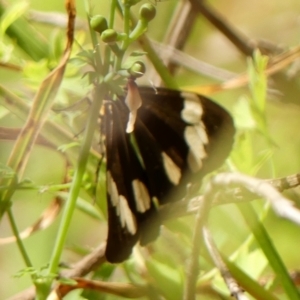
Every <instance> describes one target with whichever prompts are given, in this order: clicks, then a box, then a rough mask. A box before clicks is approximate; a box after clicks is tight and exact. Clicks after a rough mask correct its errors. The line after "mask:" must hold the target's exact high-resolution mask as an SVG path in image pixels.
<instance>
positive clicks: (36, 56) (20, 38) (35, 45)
mask: <svg viewBox="0 0 300 300" xmlns="http://www.w3.org/2000/svg"><path fill="white" fill-rule="evenodd" d="M5 11H6V6H5V5H4V4H3V1H1V2H0V18H1V17H3V15H4V14H5ZM6 34H7V35H8V36H9V37H10V38H11V39H13V40H14V41H16V43H17V44H18V45H19V47H20V48H21V49H22V50H23V51H24V52H25V53H27V54H28V55H29V56H30V57H31V58H32V59H33V60H35V61H39V60H41V59H43V58H47V57H48V44H47V41H46V40H44V39H42V37H41V35H40V34H38V32H37V31H35V30H34V28H33V27H32V26H30V25H29V23H28V21H27V20H26V19H25V18H24V17H20V18H18V19H17V20H16V21H15V22H13V23H12V24H11V25H10V26H9V27H8V28H7V30H6ZM33 37H34V38H33Z"/></svg>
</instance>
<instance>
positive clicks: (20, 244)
mask: <svg viewBox="0 0 300 300" xmlns="http://www.w3.org/2000/svg"><path fill="white" fill-rule="evenodd" d="M7 215H8V219H9V223H10V226H11V228H12V231H13V233H14V236H15V238H16V242H17V245H18V248H19V250H20V252H21V255H22V257H23V259H24V262H25V265H26V267H27V268H29V267H32V263H31V261H30V258H29V256H28V254H27V252H26V250H25V247H24V245H23V242H22V240H21V238H20V235H19V230H18V227H17V224H16V222H15V218H14V215H13V213H12V210H11V208H10V207H9V208H8V209H7ZM31 278H32V279H33V280H34V279H35V276H34V275H31Z"/></svg>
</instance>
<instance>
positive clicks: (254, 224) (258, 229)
mask: <svg viewBox="0 0 300 300" xmlns="http://www.w3.org/2000/svg"><path fill="white" fill-rule="evenodd" d="M238 208H239V210H240V212H241V213H242V215H243V217H244V219H245V221H246V223H247V225H248V226H249V227H250V229H251V231H252V233H253V234H254V236H255V238H256V240H257V242H258V243H259V245H260V247H261V249H262V250H263V252H264V254H265V255H266V257H267V259H268V261H269V262H270V266H271V267H272V269H273V270H274V272H275V274H276V276H277V277H278V278H279V279H280V282H281V283H282V286H283V288H284V290H285V292H286V294H287V296H288V298H289V299H291V300H299V299H300V294H299V292H298V290H297V288H296V287H295V285H294V284H293V281H292V279H291V278H290V276H289V273H288V271H287V269H286V267H285V265H284V264H283V262H282V260H281V258H280V256H279V254H278V253H277V251H276V249H275V247H274V245H273V243H272V241H271V239H270V237H269V235H268V233H267V231H266V229H265V228H264V226H263V225H262V223H260V221H259V220H258V218H257V216H256V214H255V211H254V209H253V207H252V205H251V204H250V203H242V204H240V205H239V206H238Z"/></svg>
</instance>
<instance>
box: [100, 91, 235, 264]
mask: <svg viewBox="0 0 300 300" xmlns="http://www.w3.org/2000/svg"><path fill="white" fill-rule="evenodd" d="M139 93H140V96H141V98H142V106H141V107H140V108H139V109H138V113H137V119H136V121H135V124H134V131H133V132H132V133H131V134H128V133H126V126H127V122H128V115H129V109H128V108H127V106H126V104H125V103H124V99H123V98H122V99H119V100H117V101H106V102H105V103H104V108H105V112H104V125H105V126H104V128H105V132H104V135H105V137H106V159H107V200H108V201H107V202H108V216H109V221H108V227H109V229H108V238H107V247H106V258H107V260H108V261H110V262H121V261H123V260H125V259H126V258H127V257H128V256H129V255H130V253H131V250H132V247H133V246H134V244H135V243H136V242H137V241H138V240H140V242H141V244H146V243H148V242H149V241H151V240H153V239H155V238H156V236H157V235H158V232H159V224H160V221H159V219H158V216H157V214H155V210H156V208H155V206H156V204H157V203H158V204H164V203H167V202H169V201H176V200H180V199H182V198H183V197H184V195H185V192H186V185H187V184H188V183H192V182H193V181H195V182H200V181H201V179H202V177H203V176H204V175H206V174H207V173H208V172H210V171H212V170H214V169H216V168H217V167H219V166H220V165H221V164H222V163H223V162H224V160H225V159H226V157H227V156H228V154H229V152H230V149H231V146H232V143H233V135H234V126H233V122H232V119H231V117H230V115H229V114H228V113H227V112H226V111H225V110H224V109H223V108H222V107H220V106H219V105H217V104H216V103H214V102H212V101H211V100H209V99H207V98H205V97H203V96H200V95H196V94H194V93H187V92H179V91H173V90H170V89H164V88H159V89H156V90H154V89H153V88H150V87H142V88H139Z"/></svg>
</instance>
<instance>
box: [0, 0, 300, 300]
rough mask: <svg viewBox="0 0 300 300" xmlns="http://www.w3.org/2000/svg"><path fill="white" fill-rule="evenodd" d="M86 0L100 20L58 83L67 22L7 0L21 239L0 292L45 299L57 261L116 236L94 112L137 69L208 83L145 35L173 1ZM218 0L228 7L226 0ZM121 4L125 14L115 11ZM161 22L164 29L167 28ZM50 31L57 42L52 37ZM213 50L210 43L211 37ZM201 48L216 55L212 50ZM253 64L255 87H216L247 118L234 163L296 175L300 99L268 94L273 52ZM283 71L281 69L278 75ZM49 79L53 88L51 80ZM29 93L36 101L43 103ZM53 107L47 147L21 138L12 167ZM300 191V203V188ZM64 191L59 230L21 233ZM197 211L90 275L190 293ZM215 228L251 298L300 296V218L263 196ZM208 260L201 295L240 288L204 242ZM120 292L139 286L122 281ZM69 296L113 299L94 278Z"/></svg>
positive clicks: (8, 179)
mask: <svg viewBox="0 0 300 300" xmlns="http://www.w3.org/2000/svg"><path fill="white" fill-rule="evenodd" d="M170 2H172V1H170ZM84 4H85V6H86V8H85V14H86V15H87V21H88V22H87V23H88V24H90V26H89V29H88V30H77V31H75V40H76V42H75V43H74V44H73V47H72V53H70V55H71V57H70V59H69V60H68V65H67V68H66V69H65V70H64V72H61V73H60V75H61V77H62V78H61V80H60V81H59V82H58V81H57V80H55V83H53V81H50V82H49V81H45V80H47V78H49V77H47V74H49V73H50V72H51V71H52V70H53V69H54V68H55V67H56V66H57V65H59V62H60V59H61V57H63V55H64V50H63V49H64V46H63V45H65V44H66V41H67V39H65V38H64V34H63V33H64V31H65V29H63V28H61V29H59V28H58V27H56V26H54V25H52V26H51V27H44V26H41V25H37V26H36V27H31V26H29V22H28V9H29V6H28V3H27V2H23V1H21V2H20V1H16V2H14V3H13V4H12V5H11V6H9V8H8V6H7V7H6V6H4V5H3V4H0V15H1V27H0V59H1V60H0V61H1V66H2V70H0V78H1V80H3V84H1V85H0V101H1V106H0V117H1V119H0V122H1V124H0V126H1V129H3V130H2V131H3V132H5V133H7V135H4V134H3V135H1V139H3V141H1V147H0V159H1V165H0V176H1V178H0V182H1V191H0V192H1V195H2V196H3V195H4V196H3V198H1V199H2V200H3V199H5V201H3V202H1V204H2V205H0V211H1V212H2V213H3V214H4V212H5V214H6V215H7V216H8V218H7V219H6V217H3V221H2V224H1V226H2V227H3V230H2V231H3V236H7V235H10V233H11V232H10V230H9V229H8V228H11V230H12V231H13V234H14V235H15V236H16V238H17V240H18V242H17V243H16V244H15V243H13V244H7V245H6V244H4V245H1V247H2V249H1V250H0V251H1V253H2V256H3V257H5V256H8V255H9V257H12V255H11V254H10V253H13V257H14V259H13V260H12V261H13V262H10V263H7V262H5V264H3V266H2V268H3V275H1V276H3V280H2V282H5V280H8V277H7V274H8V276H9V277H13V275H15V277H14V278H13V279H12V278H11V279H10V280H9V281H10V284H9V286H8V287H5V286H3V287H1V289H0V290H1V291H0V297H1V298H5V297H8V296H12V295H14V294H16V293H17V292H18V291H20V290H22V289H24V288H25V287H26V286H30V285H32V284H34V285H35V288H36V290H37V298H38V299H46V296H47V294H48V293H49V291H50V286H51V284H52V283H53V280H54V279H55V278H56V276H57V274H58V273H59V272H63V271H64V269H63V267H61V265H60V262H61V261H64V262H66V264H67V265H69V264H70V263H71V262H72V260H73V259H74V258H73V257H74V256H76V259H75V260H76V261H77V260H79V258H81V257H82V256H84V255H86V254H88V253H89V252H90V248H91V247H96V245H98V244H99V243H100V242H101V241H103V240H105V236H106V233H105V232H106V221H105V220H106V204H105V178H104V172H103V165H104V164H103V163H102V164H101V165H100V167H99V168H98V167H97V166H98V165H99V161H100V160H101V159H102V158H101V149H99V148H100V146H99V140H100V138H101V137H99V134H98V132H99V130H98V124H97V120H98V117H99V113H98V112H99V111H100V106H101V101H102V100H103V98H104V96H105V95H108V94H111V95H113V94H114V93H118V94H119V93H120V92H121V91H122V87H123V86H124V84H125V83H126V81H127V79H128V78H129V77H131V76H134V77H135V78H139V77H141V78H140V79H137V81H139V80H140V82H143V81H144V82H147V81H148V80H149V77H147V76H148V75H147V74H150V69H151V66H152V65H154V66H155V69H156V71H157V72H158V73H159V75H160V77H161V78H162V80H163V82H164V84H165V85H166V86H168V87H170V88H177V87H179V86H184V85H190V83H189V82H195V80H197V82H198V81H199V77H201V78H202V80H204V81H206V82H207V81H208V79H207V78H205V75H203V74H202V75H201V74H200V75H199V74H197V75H195V74H194V73H193V72H190V71H188V70H181V71H180V72H178V73H176V74H175V75H174V76H172V75H171V73H170V72H169V70H168V68H167V67H166V66H165V65H164V64H163V63H162V60H161V59H160V58H159V57H158V56H157V54H156V53H155V52H154V51H153V48H152V46H151V43H150V42H149V40H148V39H147V36H148V35H149V36H154V37H157V36H159V34H161V29H162V28H161V25H160V23H159V22H161V23H162V20H164V18H167V17H169V16H168V15H167V13H166V12H168V11H170V10H171V8H173V6H174V5H175V4H174V3H168V1H167V3H164V2H157V3H151V2H150V3H144V4H143V3H140V2H139V1H124V3H123V4H121V2H120V1H115V0H111V6H110V8H109V9H108V10H107V14H104V13H101V15H98V14H96V13H94V9H92V8H91V7H89V5H88V1H85V2H84ZM154 4H155V5H154ZM95 5H99V4H98V3H97V4H95ZM220 5H221V6H222V5H224V4H223V3H222V2H221V1H220ZM216 7H218V6H217V5H216ZM164 8H168V9H164ZM95 10H96V8H95ZM104 10H105V8H104V7H103V8H102V11H104ZM164 10H165V13H164V14H163V15H162V11H164ZM120 12H121V15H122V18H120V19H121V20H119V17H118V15H117V14H118V13H120ZM79 15H80V14H79ZM136 18H137V20H136ZM163 22H165V21H163ZM195 24H196V25H197V23H195ZM196 25H194V26H195V27H196ZM119 28H122V30H120V29H119ZM155 29H159V30H157V32H156V31H155ZM206 29H207V28H205V26H204V28H202V27H201V29H200V30H201V31H203V32H202V36H203V37H204V40H209V38H211V39H213V38H214V33H213V32H212V31H211V30H210V29H207V30H206ZM165 30H166V31H167V29H165ZM205 30H206V32H205ZM33 36H34V38H32V37H33ZM198 38H199V37H198V36H197V39H198ZM49 40H50V41H51V43H48V42H47V41H49ZM191 40H192V41H191V42H190V46H189V47H190V48H193V47H195V48H196V49H197V47H198V45H200V42H199V44H198V41H197V40H196V39H195V37H193V35H192V39H191ZM138 41H140V42H141V44H142V45H143V48H141V46H139V45H138V43H137V42H138ZM276 42H278V43H279V42H281V41H276ZM282 42H284V43H286V42H287V41H286V40H284V41H282ZM210 46H211V47H212V45H211V44H210ZM202 47H203V48H205V46H203V44H202ZM201 53H203V55H205V51H203V52H201ZM193 54H194V53H193ZM218 55H219V56H222V55H223V54H222V52H221V54H218ZM224 56H226V53H224ZM147 59H149V60H150V61H151V63H150V62H148V61H147ZM224 61H225V60H224ZM243 62H244V64H242V66H239V68H240V69H241V70H242V71H245V72H247V74H248V78H249V80H248V87H247V88H240V89H238V90H236V91H223V93H221V94H220V95H217V96H216V97H217V98H218V101H219V102H222V105H224V106H226V107H227V108H228V109H229V110H230V111H231V112H232V114H233V116H234V119H235V124H236V127H237V135H236V143H235V146H234V149H233V151H232V154H231V156H230V158H229V159H228V161H227V164H226V165H225V166H224V167H223V170H231V171H240V172H242V173H246V174H249V175H252V176H257V177H263V178H273V177H277V176H281V175H282V176H283V175H289V174H292V173H294V172H297V171H298V168H297V165H298V164H299V159H298V158H297V157H298V155H297V152H298V144H299V139H298V137H297V136H295V130H294V128H297V126H298V125H299V124H298V123H299V121H298V120H299V113H300V112H299V106H298V105H299V103H296V105H295V104H290V103H287V102H288V99H287V100H285V102H279V103H274V102H271V101H269V98H271V97H270V96H269V93H270V88H269V87H268V78H267V76H266V69H267V68H268V66H269V64H270V63H272V58H270V59H268V57H267V56H265V55H262V54H261V52H260V51H255V52H254V54H253V57H252V58H245V59H244V60H243ZM226 63H228V64H229V61H226V62H225V63H224V64H226ZM235 63H236V61H234V62H232V64H233V65H234V64H235ZM145 66H146V68H145ZM235 67H236V66H233V68H235ZM148 72H149V73H148ZM282 73H283V71H282ZM45 78H46V79H45ZM145 78H146V79H145ZM55 79H57V78H55ZM276 80H278V78H277V77H276V78H275V79H274V81H275V83H276V82H278V81H276ZM294 81H296V79H294ZM200 82H201V81H200ZM210 83H214V84H215V83H216V82H215V81H214V82H213V81H211V82H210ZM281 83H282V81H280V82H279V85H280V84H281ZM51 84H52V85H51ZM288 84H289V83H288ZM297 84H298V83H297V81H296V85H297ZM49 86H51V89H50V90H48V89H47V88H48V87H49ZM197 86H198V88H199V89H200V90H201V85H200V84H198V83H197ZM199 86H200V87H199ZM275 89H277V86H276V85H275ZM278 89H279V87H278ZM54 90H55V91H56V93H55V94H54V93H53V91H54ZM203 91H204V89H203ZM271 92H272V91H271ZM295 92H297V90H296V91H295ZM91 94H92V98H93V99H94V101H92V102H91V101H90V95H91ZM34 95H40V96H39V97H38V96H34ZM33 99H38V101H36V100H33ZM232 99H234V100H232ZM32 103H38V104H37V109H36V111H35V112H34V113H33V114H32V107H33V104H32ZM43 103H44V104H43ZM43 106H44V107H46V108H47V107H48V106H49V107H48V109H45V115H42V117H41V123H39V124H40V125H41V127H42V125H43V127H42V130H41V131H40V133H39V135H38V137H37V139H36V145H35V146H34V147H33V149H31V147H30V149H29V151H30V158H29V160H28V162H27V161H26V155H25V154H24V156H23V154H22V153H25V152H26V151H25V150H28V149H27V148H26V147H25V148H22V146H18V147H17V148H16V146H14V147H15V148H16V150H15V153H16V154H17V155H18V157H16V158H15V160H14V163H13V164H12V165H10V164H7V161H9V157H11V153H13V152H14V151H13V149H14V148H13V146H12V145H13V141H14V140H16V139H17V136H18V134H19V132H20V128H22V127H23V126H24V124H25V120H28V116H30V112H31V114H32V117H31V118H29V120H31V121H32V120H36V119H38V116H39V114H40V112H41V109H42V107H43ZM50 107H51V110H50ZM38 120H39V119H38ZM14 129H16V130H14ZM29 134H30V133H29ZM33 135H34V134H33ZM5 136H6V138H5ZM7 136H8V138H7ZM24 136H25V137H26V135H24ZM29 138H30V135H29ZM29 138H28V139H29ZM28 139H26V138H24V144H20V145H28V144H26V142H27V141H28ZM291 140H292V141H293V142H292V143H291ZM23 151H24V152H23ZM286 158H288V159H286ZM24 161H25V162H24ZM17 162H18V163H17ZM19 163H24V170H20V169H18V164H19ZM23 171H24V173H23ZM8 186H9V189H8V188H7V187H8ZM204 189H205V187H203V188H202V190H204ZM291 196H292V197H293V198H294V199H295V201H296V202H297V201H298V195H297V193H296V191H295V192H294V194H291ZM56 198H59V199H60V202H57V206H55V208H56V209H60V208H61V206H62V203H64V204H65V205H64V209H63V213H62V216H61V217H59V218H56V215H54V213H53V217H51V218H50V217H49V222H50V223H51V226H50V227H48V226H45V227H43V228H41V230H40V232H39V233H36V234H35V235H31V236H30V237H28V238H27V239H22V234H21V230H20V229H18V228H23V227H27V226H29V225H30V224H32V223H34V221H35V220H36V219H38V218H39V217H40V215H41V214H42V213H43V211H44V210H47V207H49V206H50V205H51V203H53V199H56ZM52 212H53V211H52ZM194 222H195V221H194V216H186V217H183V218H180V219H178V220H171V221H168V222H166V224H165V226H164V228H162V232H161V237H160V238H159V239H158V240H157V241H156V242H155V243H154V244H152V245H150V246H149V247H147V248H146V249H141V248H137V249H136V250H135V251H134V253H133V255H132V257H131V258H130V259H129V260H128V261H126V262H124V263H123V264H122V265H117V266H115V265H110V264H108V263H104V264H102V265H101V266H100V267H99V268H98V269H96V270H95V271H94V272H92V273H91V278H92V279H95V280H99V281H104V282H106V281H109V282H110V281H112V282H117V283H118V282H130V283H132V284H133V285H134V287H137V288H139V287H141V286H142V287H147V293H146V294H147V297H148V298H150V299H162V298H164V299H182V298H183V295H184V289H185V282H186V281H187V280H188V276H189V275H188V274H186V272H185V270H186V263H187V261H188V259H189V258H190V255H191V248H192V246H193V245H192V242H191V241H192V238H191V237H192V233H193V229H194V228H193V225H194ZM209 227H210V229H211V231H212V235H213V238H214V240H215V242H216V244H217V247H218V249H219V250H220V252H221V254H222V256H224V257H225V261H226V263H227V266H228V268H229V269H230V271H231V273H232V274H233V275H234V277H235V278H236V279H237V280H238V282H239V283H240V284H241V285H242V286H243V288H245V290H246V291H248V292H249V294H251V295H252V297H253V298H254V299H299V294H298V292H297V290H296V288H295V286H294V284H293V283H292V282H291V280H290V276H289V274H290V273H291V272H292V271H294V268H295V266H297V265H298V264H299V257H298V255H297V253H296V254H294V253H293V252H295V251H293V249H296V248H297V238H298V235H299V232H298V230H299V228H298V227H296V225H294V224H292V223H290V222H288V221H283V220H281V219H279V218H278V217H277V216H275V215H274V213H273V212H272V211H271V210H270V207H269V205H267V204H266V203H265V202H264V200H263V199H260V200H257V201H253V202H252V203H244V204H239V205H235V204H228V205H222V206H219V207H215V208H213V209H212V211H211V212H210V215H209ZM272 240H273V242H272ZM287 245H288V246H287ZM63 249H65V250H64V251H63ZM68 250H69V251H68ZM20 254H21V255H20ZM21 258H22V260H21ZM199 262H200V266H201V272H200V274H199V277H198V281H197V293H199V297H201V295H205V297H206V298H205V299H227V298H229V297H230V292H229V291H228V288H227V287H226V286H225V285H224V283H223V281H222V279H221V276H220V274H219V272H218V271H217V269H216V268H215V266H214V265H213V263H212V262H211V259H210V258H209V255H208V253H207V251H206V250H204V249H203V250H202V252H201V257H199ZM13 263H15V264H13ZM4 273H7V274H5V275H4ZM5 276H6V277H5ZM16 277H18V279H16ZM58 282H60V283H67V284H69V285H72V284H74V281H73V280H72V279H69V278H61V279H60V280H58ZM261 282H263V283H264V284H263V287H262V284H260V283H261ZM116 290H117V289H116ZM122 292H123V295H125V292H126V293H128V294H126V295H130V293H129V292H128V290H126V289H125V288H124V290H123V291H122ZM72 295H73V296H72ZM119 295H122V294H121V292H120V294H119ZM131 295H133V294H131ZM132 297H133V296H132ZM147 297H146V296H145V297H144V298H145V299H146V298H147ZM249 297H251V296H249ZM68 299H116V295H110V293H107V294H105V293H101V294H100V293H99V292H96V291H91V290H88V289H86V290H79V291H78V290H77V291H74V292H72V293H70V295H69V296H68Z"/></svg>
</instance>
